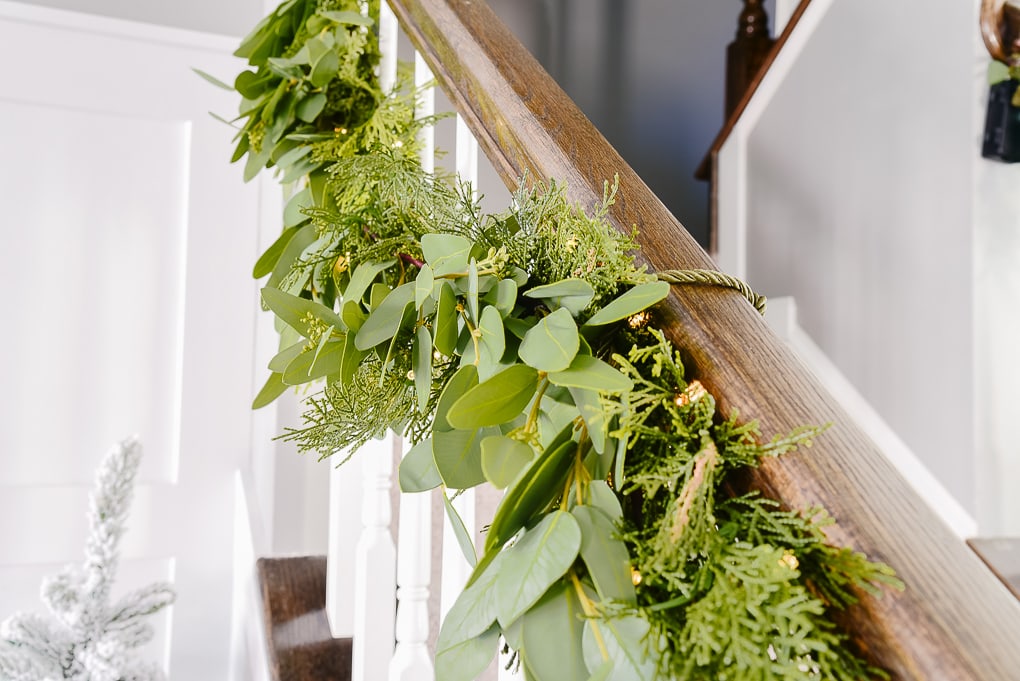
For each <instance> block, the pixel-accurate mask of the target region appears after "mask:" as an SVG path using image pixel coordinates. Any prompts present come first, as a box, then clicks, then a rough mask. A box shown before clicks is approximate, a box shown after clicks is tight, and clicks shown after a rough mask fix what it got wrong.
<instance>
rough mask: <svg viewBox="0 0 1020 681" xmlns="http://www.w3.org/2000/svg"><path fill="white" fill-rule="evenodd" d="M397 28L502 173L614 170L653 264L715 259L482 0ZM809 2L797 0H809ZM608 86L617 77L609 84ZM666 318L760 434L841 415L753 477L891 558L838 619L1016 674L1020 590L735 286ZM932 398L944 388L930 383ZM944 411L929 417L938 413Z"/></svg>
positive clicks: (400, 0) (896, 647) (873, 637)
mask: <svg viewBox="0 0 1020 681" xmlns="http://www.w3.org/2000/svg"><path fill="white" fill-rule="evenodd" d="M390 4H391V5H392V7H393V9H394V12H395V13H396V15H397V17H398V19H399V21H400V23H401V25H402V27H403V29H404V30H405V32H406V33H407V34H408V36H410V38H411V41H412V43H414V45H415V47H416V48H417V49H418V50H419V51H420V52H421V53H422V55H423V56H424V57H425V59H426V60H427V62H428V63H429V66H430V67H431V68H432V70H433V73H434V74H435V75H436V77H437V79H438V81H439V83H440V85H441V86H442V88H443V89H444V90H445V91H446V94H447V95H448V96H449V98H450V100H451V101H452V102H453V103H454V105H455V106H456V108H457V109H458V110H459V111H460V113H461V114H462V115H463V116H464V117H465V119H466V121H467V123H468V125H469V126H470V127H471V129H472V131H473V132H474V134H475V135H476V136H477V138H478V141H479V144H480V146H481V148H482V149H483V151H484V152H485V153H486V155H487V156H488V157H489V159H490V160H491V161H492V163H493V165H494V166H495V168H496V169H497V171H498V172H499V173H500V174H501V176H502V178H503V180H504V181H505V182H506V184H507V186H509V187H515V186H516V184H517V182H518V178H520V177H521V175H522V174H523V173H525V172H527V173H529V174H530V176H531V177H533V178H542V179H544V178H555V179H556V180H559V181H565V182H567V183H568V184H567V186H568V194H569V197H570V198H571V199H572V200H573V201H575V202H577V203H579V204H581V205H584V206H594V205H595V204H597V203H598V202H599V201H600V200H601V197H602V183H603V181H604V180H606V179H612V177H613V176H614V175H619V178H620V191H619V195H618V201H617V204H616V205H615V206H614V207H613V210H612V211H611V213H610V219H611V220H612V221H613V223H614V224H615V225H616V226H617V227H618V228H620V229H629V228H630V226H631V225H637V226H638V228H639V229H640V237H639V240H640V242H641V244H642V246H643V251H642V253H643V257H644V258H645V259H646V261H647V262H648V264H649V265H650V267H651V268H652V269H653V270H664V269H670V268H678V267H681V268H711V267H712V263H711V261H710V259H709V258H708V256H707V255H706V254H705V252H704V251H703V250H702V249H701V248H700V247H699V246H698V245H697V243H696V242H695V240H694V239H693V238H692V237H691V236H690V235H689V234H688V233H687V232H686V231H685V230H684V228H683V227H682V226H681V224H680V223H679V222H678V221H677V220H676V218H674V217H673V216H672V215H671V214H670V213H669V211H667V210H666V208H665V207H664V206H663V205H662V203H661V202H660V201H659V200H658V199H657V198H656V197H655V195H654V194H653V193H652V192H651V190H649V189H648V187H647V186H646V185H645V184H644V183H643V182H642V181H641V179H640V178H639V177H638V176H637V175H636V174H635V173H634V171H633V170H632V169H631V168H630V167H629V166H628V165H627V164H626V163H625V162H624V161H623V159H622V158H621V157H620V156H619V154H617V153H616V151H615V150H613V149H612V147H611V146H610V145H609V144H608V143H607V142H606V140H605V139H604V138H603V137H602V135H601V134H599V132H598V131H597V130H596V129H595V127H594V126H593V125H592V124H591V123H590V122H589V121H588V120H587V119H586V118H585V117H584V115H583V114H582V113H581V112H580V110H579V109H578V108H577V107H576V106H575V105H574V104H573V102H571V101H570V99H569V98H568V97H567V96H566V94H565V93H564V92H563V91H562V90H561V89H560V88H559V86H557V85H556V83H555V82H554V81H553V80H552V78H551V77H550V76H549V75H548V74H547V73H546V72H545V71H544V70H543V69H542V68H541V66H539V64H538V63H537V62H536V60H535V59H534V58H533V57H532V56H531V55H530V54H529V53H528V51H527V50H526V49H525V48H524V47H523V46H522V45H521V44H520V43H519V42H518V41H517V40H516V39H515V38H514V37H513V36H512V34H511V33H510V31H509V30H508V29H507V28H506V26H504V25H503V23H502V22H501V21H500V20H499V19H498V18H497V17H496V15H495V14H494V13H493V12H492V10H491V9H490V8H489V7H488V6H487V5H486V4H485V3H484V2H482V1H481V0H390ZM802 4H803V3H802ZM608 85H609V86H610V87H611V86H612V84H608ZM662 308H663V310H662V313H661V314H662V318H661V319H660V320H659V321H660V324H661V325H662V326H663V327H664V328H666V329H667V330H668V333H669V335H670V336H671V338H672V340H673V341H674V342H675V343H676V344H677V345H678V347H680V348H682V349H683V350H684V352H685V360H686V363H687V366H688V367H689V369H690V370H691V371H692V373H693V374H694V375H695V376H696V377H697V378H698V379H700V380H701V382H702V383H703V384H704V385H705V386H706V387H707V388H708V389H709V390H710V391H711V392H712V393H713V394H714V395H715V396H716V397H717V398H718V400H719V403H720V407H721V409H722V411H723V412H724V413H728V412H729V411H731V410H734V409H735V410H737V411H738V412H739V413H740V414H741V415H744V416H745V417H746V418H757V419H759V421H760V423H761V427H762V431H763V434H764V436H765V437H771V436H772V435H774V434H777V433H785V432H787V431H789V430H790V429H791V428H793V427H795V426H799V425H804V424H824V423H832V424H833V426H832V428H831V429H830V430H828V431H827V432H826V433H825V434H824V435H823V436H821V437H820V438H819V439H818V441H817V443H816V445H815V447H814V448H812V449H811V450H808V451H806V452H803V453H797V454H793V455H789V456H787V457H784V458H783V459H780V460H772V461H766V462H765V464H764V465H763V466H762V468H761V469H760V470H759V472H758V473H757V475H756V476H755V478H754V480H752V484H753V485H754V486H755V487H756V488H757V489H760V490H762V491H763V492H764V493H766V494H767V495H768V496H770V497H772V498H775V499H779V500H782V501H783V502H784V503H785V504H786V505H788V506H790V507H793V508H804V507H808V506H812V505H815V504H822V505H824V506H825V507H826V508H828V509H829V511H830V512H831V513H832V514H833V515H834V517H835V518H836V519H837V521H838V525H836V526H834V527H832V528H830V531H829V532H828V534H829V536H830V538H831V540H832V541H833V542H835V543H837V544H843V545H849V546H852V547H854V548H855V549H857V550H861V551H864V552H866V553H867V554H868V555H869V556H871V557H872V558H876V559H879V560H883V561H886V562H888V563H889V564H891V565H893V566H894V567H895V568H896V570H897V571H898V573H899V576H900V577H901V578H902V579H903V580H904V581H905V582H906V584H907V589H906V591H904V592H902V593H901V592H891V593H887V594H886V595H885V597H884V598H881V599H876V598H872V597H870V596H867V595H864V596H863V599H862V603H861V604H860V605H858V606H856V607H855V608H853V609H851V610H850V611H849V612H848V613H847V615H846V617H845V622H843V625H844V626H845V627H846V628H847V630H848V631H849V632H851V634H852V636H853V637H854V638H855V640H856V641H857V643H858V644H859V646H860V648H861V649H862V651H863V652H864V653H865V654H866V655H867V656H868V657H869V659H871V660H872V661H873V662H874V663H876V664H878V665H880V666H882V667H884V668H886V669H888V670H889V671H890V672H891V673H892V674H893V675H894V677H895V678H899V679H953V680H962V679H990V680H991V679H995V680H997V681H998V680H1001V679H1006V678H1013V677H1015V675H1016V673H1017V671H1016V670H1017V669H1020V646H1018V645H1017V643H1016V632H1018V631H1020V603H1018V602H1017V601H1016V600H1015V599H1014V598H1012V597H1011V596H1010V594H1009V591H1008V590H1007V589H1006V588H1005V587H1004V586H1003V585H1002V584H1001V583H1000V582H999V581H998V580H997V579H996V578H995V576H994V575H993V574H992V573H991V572H990V571H989V570H988V569H987V568H986V567H985V566H984V565H983V564H982V562H981V561H980V559H979V558H978V557H977V556H975V555H974V554H973V552H971V551H970V549H968V548H967V546H966V545H965V544H964V543H963V542H962V541H960V540H959V539H958V538H956V537H955V536H954V535H953V534H952V533H951V532H950V531H949V529H948V528H947V527H946V526H945V525H944V524H943V523H942V522H941V520H940V519H939V518H938V516H937V515H936V514H935V513H933V512H932V510H931V509H929V508H928V507H927V506H926V505H925V504H924V502H923V501H922V500H921V499H920V497H919V496H918V495H917V493H916V492H915V491H914V490H913V489H912V488H911V487H910V485H909V484H908V483H907V482H906V481H905V480H904V479H903V478H902V477H901V476H900V475H899V473H897V472H896V470H895V469H894V468H893V467H892V465H891V464H890V463H889V462H888V461H887V460H886V459H885V458H884V457H883V455H882V453H881V452H880V451H878V449H877V448H876V447H875V445H874V444H873V443H872V442H871V441H870V440H869V439H868V438H867V437H866V436H865V435H864V434H863V433H862V432H861V431H860V430H859V429H858V428H857V427H856V426H854V425H853V424H852V423H851V421H850V418H849V417H848V416H847V415H846V414H845V413H844V412H843V411H842V410H841V409H840V408H839V407H838V405H836V404H835V403H834V401H833V400H832V398H831V397H830V396H829V395H828V394H826V392H825V391H824V389H823V388H822V387H821V386H820V385H819V384H818V382H817V381H816V380H815V379H814V378H813V377H812V376H811V375H810V374H809V373H808V372H807V370H806V369H804V367H803V366H802V365H801V364H800V362H799V361H798V360H797V359H796V358H795V357H794V356H793V355H792V354H791V351H790V350H789V349H788V348H787V347H786V345H785V344H784V343H783V342H782V341H780V340H779V339H778V338H777V337H776V336H775V335H774V334H773V333H772V332H771V331H770V330H769V329H768V327H767V326H766V325H765V323H764V322H763V321H762V319H761V318H760V316H759V315H758V314H757V313H756V312H755V311H754V309H753V308H752V307H751V306H750V305H748V304H747V303H746V301H744V299H743V298H742V297H740V295H739V294H737V293H734V292H731V291H726V290H716V289H712V288H708V287H690V288H682V287H678V288H677V289H676V290H675V291H674V293H673V295H672V296H671V297H670V298H669V300H668V302H667V304H665V305H663V306H662ZM933 399H937V396H933ZM937 425H938V424H933V427H937Z"/></svg>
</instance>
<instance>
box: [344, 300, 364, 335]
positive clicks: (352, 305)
mask: <svg viewBox="0 0 1020 681" xmlns="http://www.w3.org/2000/svg"><path fill="white" fill-rule="evenodd" d="M340 318H341V319H343V320H344V324H346V325H347V329H348V330H349V331H350V332H352V333H357V332H358V329H360V328H361V327H362V326H363V325H364V323H365V320H366V319H368V313H367V312H365V310H364V308H362V307H361V303H360V302H357V301H354V300H348V301H347V302H346V303H344V304H343V306H342V307H341V308H340Z"/></svg>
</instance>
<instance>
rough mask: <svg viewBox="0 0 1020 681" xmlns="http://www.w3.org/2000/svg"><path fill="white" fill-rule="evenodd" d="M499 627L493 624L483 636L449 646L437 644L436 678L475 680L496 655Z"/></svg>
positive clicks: (444, 680)
mask: <svg viewBox="0 0 1020 681" xmlns="http://www.w3.org/2000/svg"><path fill="white" fill-rule="evenodd" d="M498 644H499V628H498V627H496V626H495V625H493V626H492V627H491V628H490V629H489V630H488V631H486V632H485V633H484V634H482V635H481V636H477V637H475V638H469V639H466V640H464V641H459V642H457V643H454V644H453V645H450V646H449V647H445V648H442V647H439V645H438V644H437V645H436V669H435V672H436V678H437V679H442V680H443V681H474V679H476V678H478V675H479V674H481V673H482V672H483V671H485V668H486V667H488V666H489V663H490V662H492V658H494V657H495V656H496V648H497V647H498Z"/></svg>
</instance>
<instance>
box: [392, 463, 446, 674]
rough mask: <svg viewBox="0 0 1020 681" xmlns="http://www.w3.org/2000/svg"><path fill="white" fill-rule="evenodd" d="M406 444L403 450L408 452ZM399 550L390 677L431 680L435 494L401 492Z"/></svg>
mask: <svg viewBox="0 0 1020 681" xmlns="http://www.w3.org/2000/svg"><path fill="white" fill-rule="evenodd" d="M407 449H408V448H406V447H405V449H404V453H405V454H406V453H407ZM398 541H399V546H398V553H397V603H398V606H397V630H396V633H397V646H396V651H395V652H394V654H393V661H392V662H391V663H390V675H389V680H390V681H432V680H433V679H434V678H435V673H434V672H433V670H432V659H431V657H430V655H429V649H428V638H429V606H428V601H429V581H430V578H431V568H432V495H431V494H427V493H418V494H402V495H401V496H400V537H399V540H398Z"/></svg>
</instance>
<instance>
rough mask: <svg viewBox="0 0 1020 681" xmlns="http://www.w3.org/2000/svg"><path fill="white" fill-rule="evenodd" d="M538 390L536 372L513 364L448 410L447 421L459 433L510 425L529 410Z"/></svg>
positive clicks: (465, 395) (479, 385)
mask: <svg viewBox="0 0 1020 681" xmlns="http://www.w3.org/2000/svg"><path fill="white" fill-rule="evenodd" d="M537 386H538V372H537V371H535V370H534V369H532V368H531V367H528V366H525V365H523V364H515V365H513V366H511V367H508V368H507V369H504V370H503V371H501V372H499V373H498V374H496V375H495V376H493V377H491V378H490V379H488V380H487V381H485V382H484V383H480V384H478V385H477V386H475V387H474V388H472V389H471V390H469V391H468V392H467V393H465V394H464V395H463V396H462V397H461V398H460V399H458V400H457V401H456V402H455V403H454V404H453V406H452V407H451V408H450V411H449V413H448V414H447V419H448V420H449V422H450V424H451V425H452V426H453V427H454V428H462V429H469V428H479V427H482V426H498V425H499V424H501V423H506V422H507V421H512V420H513V419H514V418H516V417H517V415H518V414H520V413H521V411H523V410H524V408H525V407H527V406H528V403H529V402H530V401H531V397H532V396H533V395H534V394H535V389H536V388H537Z"/></svg>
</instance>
